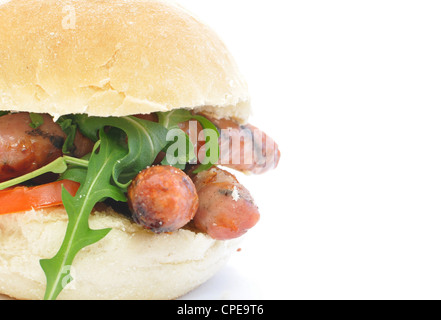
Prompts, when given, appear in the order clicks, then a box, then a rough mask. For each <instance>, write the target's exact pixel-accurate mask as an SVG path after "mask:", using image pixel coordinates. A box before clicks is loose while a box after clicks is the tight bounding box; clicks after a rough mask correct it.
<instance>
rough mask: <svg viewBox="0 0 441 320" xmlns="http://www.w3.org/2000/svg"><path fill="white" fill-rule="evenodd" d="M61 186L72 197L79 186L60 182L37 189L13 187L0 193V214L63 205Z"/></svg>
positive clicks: (66, 181) (67, 181)
mask: <svg viewBox="0 0 441 320" xmlns="http://www.w3.org/2000/svg"><path fill="white" fill-rule="evenodd" d="M61 186H64V188H65V189H66V190H67V191H68V192H69V193H70V194H71V195H72V196H74V195H75V194H76V193H77V191H78V189H79V187H80V184H79V183H77V182H74V181H70V180H61V181H57V182H52V183H48V184H44V185H41V186H37V187H30V188H28V187H15V188H11V189H6V190H2V191H0V214H8V213H15V212H24V211H29V210H32V209H42V208H47V207H53V206H59V205H62V204H63V201H62V199H61Z"/></svg>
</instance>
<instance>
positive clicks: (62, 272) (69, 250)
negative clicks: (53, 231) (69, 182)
mask: <svg viewBox="0 0 441 320" xmlns="http://www.w3.org/2000/svg"><path fill="white" fill-rule="evenodd" d="M112 134H113V133H112V132H109V133H108V134H107V133H105V132H104V130H103V129H101V130H100V138H101V143H100V145H99V150H96V151H94V152H93V153H92V155H91V157H90V160H89V166H88V169H87V176H86V179H85V182H84V183H83V184H82V185H81V187H80V189H79V190H78V192H77V194H76V196H75V197H72V196H71V195H70V194H69V192H67V191H66V190H65V189H64V188H63V192H62V199H63V204H64V206H65V208H66V211H67V214H68V217H69V222H68V225H67V230H66V235H65V238H64V241H63V243H62V245H61V248H60V250H59V251H58V253H57V254H56V255H55V256H54V257H53V258H52V259H46V260H41V261H40V264H41V267H42V268H43V270H44V272H45V274H46V278H47V286H46V293H45V299H47V300H52V299H56V298H57V297H58V295H59V294H60V292H61V291H62V290H63V287H64V286H65V285H66V284H68V283H69V282H70V281H71V280H72V277H71V274H70V267H71V266H72V264H73V261H74V258H75V256H76V255H77V254H78V252H79V251H80V250H81V249H83V248H84V247H87V246H89V245H92V244H94V243H96V242H98V241H99V240H101V239H102V238H104V237H105V236H106V235H107V234H108V233H109V232H110V229H103V230H92V229H90V228H89V216H90V213H91V212H92V209H93V207H94V206H95V204H96V203H98V202H100V201H102V200H104V199H106V198H113V199H114V200H116V201H126V197H125V195H124V193H123V192H122V191H121V190H120V189H119V188H118V187H116V186H115V185H113V184H112V183H111V182H112V170H113V166H114V164H115V162H116V161H118V160H119V159H121V158H123V157H124V155H125V154H126V153H127V151H126V150H125V149H124V148H123V147H121V146H120V145H119V144H118V143H117V140H115V139H113V138H112ZM66 279H68V280H66Z"/></svg>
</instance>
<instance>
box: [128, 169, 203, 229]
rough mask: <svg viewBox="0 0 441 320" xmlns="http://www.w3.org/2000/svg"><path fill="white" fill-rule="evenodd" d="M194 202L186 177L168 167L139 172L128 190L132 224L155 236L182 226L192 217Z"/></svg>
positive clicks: (195, 207) (193, 190)
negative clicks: (134, 223) (149, 231)
mask: <svg viewBox="0 0 441 320" xmlns="http://www.w3.org/2000/svg"><path fill="white" fill-rule="evenodd" d="M198 199H199V198H198V194H197V192H196V187H195V186H194V184H193V182H192V181H191V179H190V177H189V176H187V175H186V174H185V173H184V172H183V171H181V170H179V169H176V168H174V167H171V166H154V167H150V168H148V169H146V170H144V171H142V172H141V173H140V174H139V175H138V176H137V177H136V178H135V179H134V180H133V182H132V183H131V185H130V187H129V190H128V204H129V208H130V210H131V212H132V216H133V219H134V221H135V222H136V223H138V224H140V225H142V226H143V227H145V228H146V229H150V230H152V231H153V232H155V233H162V232H173V231H176V230H178V229H180V228H182V227H183V226H185V225H186V224H187V223H188V222H190V221H191V220H192V219H193V217H194V215H195V214H196V211H197V209H198V205H199V201H198Z"/></svg>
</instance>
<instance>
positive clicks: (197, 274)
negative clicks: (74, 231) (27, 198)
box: [0, 208, 240, 300]
mask: <svg viewBox="0 0 441 320" xmlns="http://www.w3.org/2000/svg"><path fill="white" fill-rule="evenodd" d="M89 224H90V227H91V228H92V229H104V228H111V229H112V231H111V232H110V233H109V234H108V235H107V236H106V237H105V238H104V239H103V240H101V241H99V242H98V243H96V244H94V245H91V246H89V247H86V248H84V249H83V250H81V251H80V252H79V253H78V255H77V256H76V258H75V261H74V264H73V266H72V267H71V268H70V272H71V275H72V277H73V278H74V281H72V282H70V283H69V284H67V286H66V287H65V288H64V290H63V291H62V292H61V294H60V295H59V297H58V299H60V300H141V299H142V300H165V299H176V298H178V297H181V296H183V295H185V294H186V293H188V292H190V291H192V290H193V289H195V288H196V287H198V286H200V285H201V284H202V283H204V282H206V281H207V280H208V279H210V278H211V277H212V276H213V275H214V274H215V273H216V272H217V271H219V269H221V268H222V267H223V266H224V265H225V264H226V262H227V261H228V259H229V257H230V256H231V254H232V253H233V252H234V251H235V250H237V248H238V246H239V242H240V240H234V241H217V240H214V239H212V238H210V237H209V236H207V235H206V234H203V233H196V232H193V231H191V230H187V229H182V230H179V231H177V232H174V233H170V234H159V235H158V234H154V233H152V232H150V231H148V230H145V229H144V228H142V227H141V226H139V225H137V224H135V223H133V222H131V221H130V220H129V219H127V218H125V217H124V216H121V215H119V214H117V213H115V212H114V211H113V210H112V209H110V208H106V209H104V210H103V211H95V212H93V213H92V214H91V216H90V219H89ZM66 227H67V214H66V211H65V210H64V209H63V208H51V209H44V210H38V211H29V212H25V213H17V214H9V215H2V216H0V294H5V295H8V296H10V297H13V298H16V299H26V300H37V299H43V297H44V292H45V287H46V277H45V274H44V272H43V270H42V269H41V267H40V259H48V258H52V257H53V256H54V255H55V254H56V253H57V251H58V249H59V247H60V245H61V243H62V241H63V238H64V234H65V231H66Z"/></svg>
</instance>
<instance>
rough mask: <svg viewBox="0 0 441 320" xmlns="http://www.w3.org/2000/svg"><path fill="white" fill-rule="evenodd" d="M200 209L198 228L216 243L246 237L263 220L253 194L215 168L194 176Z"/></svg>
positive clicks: (196, 217) (231, 177)
mask: <svg viewBox="0 0 441 320" xmlns="http://www.w3.org/2000/svg"><path fill="white" fill-rule="evenodd" d="M193 181H194V183H195V186H196V189H197V192H198V196H199V209H198V211H197V213H196V215H195V217H194V219H193V221H194V224H195V226H196V227H197V228H198V229H199V230H201V231H203V232H205V233H207V234H208V235H209V236H211V237H212V238H214V239H216V240H229V239H234V238H238V237H240V236H242V235H244V234H245V233H246V232H247V231H248V230H249V229H251V228H252V227H254V226H255V225H256V224H257V222H258V221H259V219H260V214H259V209H258V207H257V206H256V204H255V203H254V200H253V198H252V197H251V194H250V192H249V191H248V190H247V189H246V188H245V187H244V186H243V185H241V184H240V183H239V181H238V180H237V179H236V177H235V176H233V175H232V174H231V173H229V172H227V171H225V170H221V169H219V168H217V167H213V168H211V169H210V170H208V171H204V172H201V173H198V174H196V175H195V176H194V177H193Z"/></svg>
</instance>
